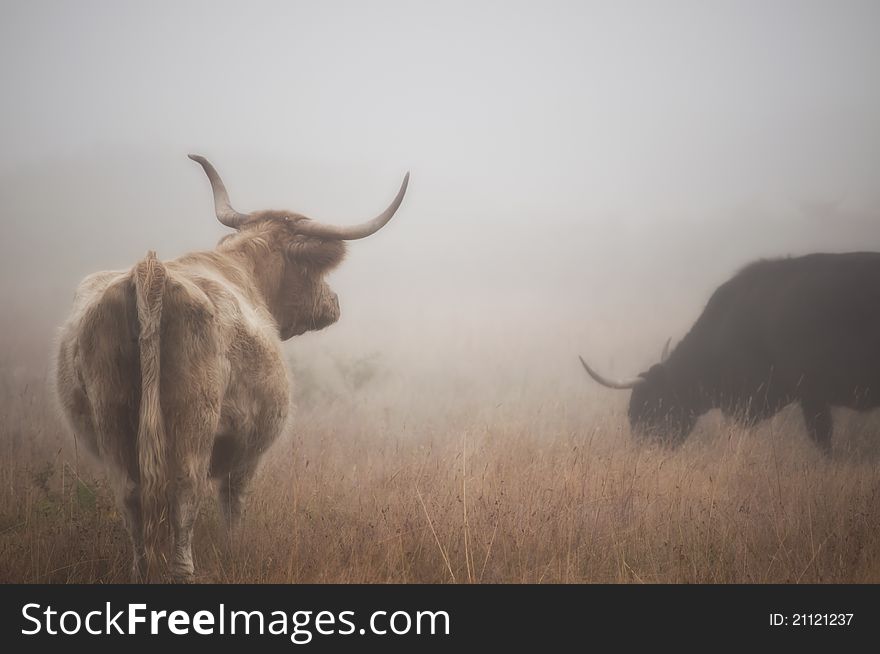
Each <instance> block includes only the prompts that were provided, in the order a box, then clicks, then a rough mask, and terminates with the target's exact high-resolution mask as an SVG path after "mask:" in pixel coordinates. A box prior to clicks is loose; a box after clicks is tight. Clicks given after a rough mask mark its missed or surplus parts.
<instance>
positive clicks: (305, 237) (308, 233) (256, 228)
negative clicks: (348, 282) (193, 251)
mask: <svg viewBox="0 0 880 654" xmlns="http://www.w3.org/2000/svg"><path fill="white" fill-rule="evenodd" d="M190 159H192V160H193V161H196V162H198V163H200V164H201V165H202V168H204V169H205V173H206V174H207V175H208V179H209V180H210V181H211V188H212V189H213V192H214V208H215V210H216V212H217V219H218V220H219V221H220V222H221V223H223V224H224V225H226V226H227V227H232V228H234V229H235V230H236V233H235V234H231V235H229V236H226V237H224V238H223V240H221V242H220V246H219V249H222V250H223V251H224V252H229V253H232V254H236V253H237V254H240V255H241V256H243V257H244V258H246V259H247V260H248V262H250V263H251V264H252V270H253V275H254V277H255V282H256V284H257V286H258V287H259V288H260V291H261V293H262V294H263V296H264V298H265V301H266V304H267V306H268V308H269V310H270V311H271V312H272V314H273V316H274V318H275V320H276V322H277V323H278V329H279V333H280V336H281V338H282V339H288V338H290V337H292V336H297V335H299V334H302V333H304V332H307V331H311V330H317V329H323V328H324V327H327V326H328V325H332V324H333V323H334V322H336V321H337V320H338V319H339V300H338V298H337V296H336V293H334V292H333V291H332V290H331V289H330V286H329V285H328V284H327V282H326V281H325V280H324V276H325V275H326V273H328V272H330V271H331V270H332V269H333V268H335V267H336V266H337V265H339V263H340V262H341V261H342V259H343V257H344V256H345V241H352V240H355V239H360V238H364V237H366V236H370V235H371V234H374V233H375V232H377V231H379V229H381V228H382V227H383V226H384V225H385V223H387V222H388V221H389V220H391V217H392V216H393V215H394V212H395V211H397V208H398V207H399V206H400V203H401V202H402V201H403V196H404V194H405V193H406V187H407V184H408V183H409V173H407V174H406V176H405V177H404V178H403V184H401V186H400V190H399V191H398V193H397V197H395V198H394V201H393V202H392V203H391V205H390V206H389V207H388V208H387V209H386V210H385V211H383V212H382V213H381V214H379V215H378V216H376V217H375V218H373V219H372V220H369V221H367V222H365V223H362V224H360V225H354V226H351V227H338V226H335V225H325V224H322V223H318V222H315V221H313V220H310V219H308V218H306V217H305V216H301V215H299V214H296V213H292V212H290V211H255V212H252V213H247V214H243V213H239V212H238V211H236V210H235V209H233V208H232V205H231V204H230V203H229V195H228V194H227V192H226V187H225V186H224V185H223V181H222V180H221V179H220V175H218V174H217V171H216V169H215V168H214V166H212V165H211V163H210V162H209V161H208V160H207V159H205V158H204V157H201V156H198V155H190Z"/></svg>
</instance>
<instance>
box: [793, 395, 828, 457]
mask: <svg viewBox="0 0 880 654" xmlns="http://www.w3.org/2000/svg"><path fill="white" fill-rule="evenodd" d="M801 409H802V410H803V412H804V422H805V423H806V426H807V434H809V435H810V438H812V439H813V442H814V443H815V444H816V445H817V446H818V447H819V449H820V450H821V451H822V454H824V455H825V456H830V455H831V434H832V431H833V429H834V425H833V423H832V421H831V407H830V406H828V405H827V404H822V403H820V402H809V401H806V400H805V401H802V402H801Z"/></svg>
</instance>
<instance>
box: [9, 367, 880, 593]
mask: <svg viewBox="0 0 880 654" xmlns="http://www.w3.org/2000/svg"><path fill="white" fill-rule="evenodd" d="M362 367H363V366H362ZM365 371H366V372H365ZM305 372H306V371H303V370H300V375H299V377H300V379H305V380H306V386H305V388H303V386H302V385H301V386H300V390H299V392H298V394H297V397H298V406H299V408H298V410H297V417H296V420H295V423H294V425H293V428H292V429H291V430H290V433H289V434H288V436H287V437H286V438H285V439H284V440H283V442H280V443H278V444H277V445H276V447H275V448H273V449H272V451H271V452H270V454H269V455H268V456H267V457H266V460H265V465H264V467H263V469H262V471H261V474H260V475H259V476H258V479H257V481H256V483H255V485H254V487H253V489H252V493H251V495H250V498H249V504H248V512H247V516H246V520H245V528H244V530H243V531H242V533H240V534H238V535H237V536H235V537H233V538H231V539H229V538H227V537H226V536H225V534H224V531H223V529H222V526H221V523H220V520H219V516H218V512H217V510H216V507H215V506H214V503H213V502H206V503H205V504H204V505H203V509H202V517H201V519H200V521H199V523H198V526H197V533H196V543H195V557H196V569H197V573H198V578H199V579H200V580H203V581H217V582H230V583H239V582H258V583H262V582H282V583H288V582H289V583H306V582H318V583H320V582H343V583H347V582H370V583H373V582H375V583H385V582H390V583H410V582H427V583H507V582H527V583H543V582H561V583H581V582H627V583H655V582H673V583H694V582H701V583H702V582H707V583H759V582H782V583H798V582H800V583H807V582H821V583H835V582H874V583H876V582H880V530H878V525H880V465H878V456H877V448H876V447H875V444H876V441H877V439H876V431H877V429H876V427H875V421H874V419H873V418H872V417H871V416H855V415H853V414H846V413H842V414H840V415H839V416H838V433H837V434H836V436H835V454H834V457H833V459H832V460H824V459H823V458H822V457H821V456H820V455H819V454H818V453H817V452H816V451H815V450H814V449H813V447H812V445H811V444H810V443H809V442H808V441H807V438H806V436H805V435H804V434H803V432H802V425H801V419H800V416H799V414H798V413H797V412H796V411H785V412H783V413H782V414H780V415H779V416H777V418H776V419H774V420H772V421H769V422H766V423H764V424H763V425H761V426H760V427H759V428H757V429H754V430H742V429H740V428H738V427H735V426H733V425H732V424H728V423H726V422H724V421H723V420H722V419H721V418H719V417H717V416H714V415H710V416H707V417H706V418H704V419H703V420H702V421H701V422H700V425H699V426H698V429H697V430H696V432H695V433H694V434H693V435H692V436H691V438H690V439H689V440H688V441H687V442H686V443H685V445H684V446H682V447H681V448H679V449H677V450H674V451H670V450H665V449H662V448H658V447H655V446H638V445H637V444H635V443H633V442H632V440H631V438H630V436H629V430H628V428H627V427H626V422H625V416H624V415H623V412H622V408H621V407H622V404H621V403H620V402H615V403H614V404H613V405H609V404H607V403H603V401H604V400H607V397H608V396H607V395H602V396H601V397H600V396H598V395H590V394H588V393H587V387H584V389H581V391H580V392H578V391H576V390H574V389H573V390H571V391H570V392H568V393H562V394H559V393H556V392H550V391H547V392H546V393H544V394H543V395H542V394H541V393H540V392H534V391H530V392H528V393H525V392H523V391H522V390H520V391H514V390H511V391H510V392H509V393H506V396H505V393H501V394H500V395H499V394H498V393H496V394H493V395H492V401H491V402H485V401H483V402H481V401H480V393H479V392H478V391H475V389H473V388H467V387H465V388H459V389H458V390H456V389H454V388H447V389H446V390H445V391H444V392H439V391H437V392H434V391H431V392H428V391H427V390H426V391H425V392H420V390H419V389H418V388H412V387H411V388H409V389H408V390H406V391H403V390H402V389H393V392H390V393H386V394H385V395H384V396H379V395H377V396H375V397H372V396H371V395H370V393H369V392H367V391H366V390H365V387H361V390H360V391H356V390H353V389H355V388H357V387H359V386H360V384H361V382H363V380H364V379H365V378H367V377H369V376H370V375H371V372H370V369H369V366H367V367H365V368H364V369H363V370H360V372H359V371H358V370H357V369H356V367H355V368H352V369H349V370H348V372H349V373H350V378H351V379H353V380H354V385H353V387H352V388H350V389H349V391H350V392H347V393H342V394H327V393H323V392H318V391H316V389H317V388H318V387H317V386H316V385H314V384H312V382H310V381H309V376H308V375H307V374H305ZM362 378H363V379H362ZM359 380H360V381H359ZM377 385H380V384H377ZM365 386H370V385H369V384H368V385H365ZM361 391H363V392H361ZM496 395H498V397H496ZM389 398H391V399H389ZM616 398H617V396H615V399H616ZM496 400H497V401H496ZM0 412H2V420H0V581H2V582H51V583H69V582H97V583H104V582H125V581H127V580H128V571H129V563H130V561H129V556H130V553H129V546H128V541H127V537H126V535H125V532H124V529H123V526H122V521H121V519H120V516H119V515H118V514H117V512H116V510H115V508H114V503H113V499H112V497H111V495H110V493H109V489H108V486H107V483H106V481H105V480H104V477H103V475H102V473H101V471H100V469H99V468H98V467H97V466H96V465H95V464H94V463H93V462H92V461H90V460H89V459H88V458H87V457H85V456H84V455H83V453H82V452H80V451H78V449H77V447H76V445H75V442H74V441H73V439H72V438H71V437H70V436H69V435H68V434H67V432H66V431H65V429H64V428H63V427H62V425H61V424H60V422H59V420H58V419H57V417H56V416H55V414H54V411H53V409H52V403H51V400H50V395H49V392H48V390H47V388H46V379H45V374H42V375H41V374H33V373H30V372H27V371H26V370H24V369H20V368H18V369H14V368H10V367H6V368H4V369H3V374H2V377H0Z"/></svg>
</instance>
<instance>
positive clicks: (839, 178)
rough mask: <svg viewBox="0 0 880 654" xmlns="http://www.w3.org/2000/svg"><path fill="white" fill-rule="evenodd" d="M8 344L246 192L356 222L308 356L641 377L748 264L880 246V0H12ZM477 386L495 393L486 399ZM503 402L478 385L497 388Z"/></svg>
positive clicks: (185, 242) (214, 232) (6, 50)
mask: <svg viewBox="0 0 880 654" xmlns="http://www.w3.org/2000/svg"><path fill="white" fill-rule="evenodd" d="M0 13H2V16H0V85H2V86H0V88H2V94H3V102H2V103H0V143H2V147H0V198H2V204H0V220H2V226H3V237H2V241H0V257H2V280H0V306H2V307H3V311H2V318H0V329H2V337H0V345H2V352H0V359H2V362H3V363H4V364H12V365H32V366H34V367H37V368H38V367H39V366H41V365H44V362H45V359H46V357H47V356H48V352H49V350H50V343H51V339H52V337H53V333H54V329H55V328H56V326H57V325H58V323H59V322H60V321H61V320H62V319H63V317H64V315H65V313H66V312H67V310H68V309H69V306H70V301H71V298H72V294H73V290H74V288H75V287H76V285H77V283H78V282H79V280H80V279H81V278H82V277H83V276H84V275H86V274H88V273H90V272H93V271H96V270H102V269H115V268H119V269H125V268H128V267H130V266H131V265H133V264H134V262H135V261H137V260H138V259H139V258H140V257H142V256H143V255H144V254H145V253H146V251H147V250H148V249H154V250H156V251H157V252H158V254H159V256H160V257H162V258H166V259H168V258H173V257H175V256H178V255H180V254H181V253H183V252H186V251H188V250H191V249H207V248H210V247H213V246H214V244H215V243H216V242H217V240H218V239H219V238H220V237H221V236H222V235H223V234H224V233H225V232H226V231H227V230H226V229H225V228H224V227H222V226H221V225H219V224H218V223H217V221H216V219H215V218H214V214H213V206H212V201H211V194H210V189H209V186H208V182H207V180H206V179H205V177H204V174H203V172H202V171H201V169H200V168H199V167H198V166H197V165H196V164H194V163H193V162H191V161H189V160H188V159H187V158H186V154H187V153H189V152H196V153H200V154H203V155H205V156H207V157H208V158H209V159H210V160H211V161H212V162H213V163H214V164H215V165H216V166H217V168H218V169H219V171H220V173H221V175H222V176H223V178H224V180H225V181H226V184H227V187H228V188H229V191H230V194H231V197H232V201H233V203H234V204H235V205H236V207H237V208H239V209H240V210H242V211H250V210H255V209H264V208H287V209H290V210H292V211H298V212H301V213H304V214H306V215H308V216H310V217H313V218H315V219H317V220H322V221H326V222H337V223H340V224H345V223H354V222H359V221H361V220H364V219H366V218H369V217H371V216H372V215H374V214H376V213H378V212H379V211H381V210H382V209H383V208H384V207H385V206H386V205H387V203H388V202H389V201H390V200H391V198H392V197H393V195H394V193H395V192H396V190H397V188H398V185H399V183H400V180H401V178H402V176H403V175H404V173H405V172H406V171H410V172H411V175H412V179H411V184H410V187H409V191H408V193H407V196H406V199H405V200H404V203H403V205H402V207H401V209H400V210H399V212H398V214H397V216H396V217H395V218H394V219H393V221H392V222H391V223H390V224H389V225H388V226H387V227H386V228H385V229H384V230H382V231H381V232H380V233H379V234H377V235H376V236H373V237H371V238H369V239H367V240H364V241H360V242H355V243H352V244H351V246H350V248H349V255H348V258H347V260H346V261H345V263H344V264H343V265H342V266H341V267H340V268H339V269H338V270H337V271H335V272H333V273H332V275H331V276H330V282H331V285H332V286H333V288H334V289H335V290H336V291H337V292H338V294H339V296H340V302H341V305H342V318H341V320H340V322H339V323H338V324H337V325H334V326H332V327H330V328H328V329H327V330H325V331H322V332H319V333H316V334H309V335H306V336H304V337H301V338H298V339H294V340H293V341H291V342H290V344H289V345H288V346H287V347H288V348H289V349H290V351H291V353H292V355H293V356H303V357H312V356H319V355H321V353H324V354H325V355H328V356H329V354H327V353H337V352H344V353H345V355H346V356H351V357H358V358H360V357H366V356H373V355H376V356H378V357H380V358H381V360H382V361H383V362H384V364H383V365H384V367H385V369H386V370H387V372H388V374H389V375H391V376H394V377H396V378H398V379H401V380H413V382H414V383H421V382H424V384H425V385H424V389H425V392H426V393H430V392H431V387H430V384H429V383H428V382H426V381H425V380H431V379H437V378H438V377H444V376H445V377H446V378H448V379H453V380H454V379H458V378H461V377H467V378H469V379H471V380H477V381H479V380H483V381H486V382H490V381H492V380H495V379H502V378H503V379H507V380H510V381H513V382H515V383H517V384H526V383H527V384H529V385H530V387H534V386H537V385H543V386H546V387H549V388H553V387H554V384H575V383H578V384H581V383H583V384H586V382H585V381H584V380H583V379H582V377H583V372H582V371H581V370H580V369H579V368H578V364H577V359H576V355H577V354H578V353H583V354H585V355H587V356H589V357H590V358H592V359H593V360H594V361H595V362H596V363H597V364H599V365H601V366H602V367H603V369H604V370H607V371H608V372H610V373H612V374H621V375H630V374H633V373H635V372H638V371H639V370H641V369H644V368H645V367H647V365H649V364H650V363H652V362H653V360H654V359H656V358H657V357H658V356H659V353H660V349H661V348H662V345H663V343H664V341H665V340H666V338H668V337H673V339H674V340H675V339H677V338H680V337H681V336H683V335H684V333H686V331H687V329H688V327H689V326H690V324H691V323H692V322H693V320H694V319H695V318H696V317H697V316H698V315H699V312H700V310H701V309H702V307H703V305H704V304H705V302H706V300H707V299H708V297H709V295H710V294H711V292H712V290H713V289H714V288H715V287H716V286H717V285H718V284H720V283H722V282H723V281H724V280H725V279H727V278H728V277H729V276H730V275H732V274H733V273H734V272H735V271H736V270H738V269H739V268H741V267H742V266H743V265H745V264H747V263H748V262H750V261H751V260H753V259H755V258H759V257H768V256H784V255H789V254H801V253H806V252H810V251H817V250H821V251H847V250H876V249H880V222H878V219H880V215H878V214H880V211H878V208H880V184H878V182H880V34H878V26H880V4H878V3H876V2H872V1H868V2H830V1H829V2H805V1H796V2H773V3H767V2H744V1H739V2H665V3H648V2H644V3H642V2H632V3H630V2H550V3H514V2H480V3H474V2H445V3H439V4H438V3H427V2H426V3H418V2H372V3H358V2H322V3H314V2H252V3H246V4H245V3H240V2H238V3H231V2H229V3H227V2H198V3H196V2H174V3H170V2H168V3H141V4H139V5H137V6H135V5H133V4H132V3H113V2H78V3H68V2H40V3H33V2H5V3H4V4H3V8H2V9H0ZM484 392H486V393H488V391H484ZM487 397H488V395H487Z"/></svg>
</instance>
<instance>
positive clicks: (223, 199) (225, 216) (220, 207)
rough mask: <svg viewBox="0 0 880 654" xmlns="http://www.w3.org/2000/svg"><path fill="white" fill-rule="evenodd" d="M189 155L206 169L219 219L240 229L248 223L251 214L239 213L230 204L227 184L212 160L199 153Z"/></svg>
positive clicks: (228, 225) (229, 225)
mask: <svg viewBox="0 0 880 654" xmlns="http://www.w3.org/2000/svg"><path fill="white" fill-rule="evenodd" d="M188 156H189V158H190V159H192V160H193V161H195V162H196V163H199V164H201V165H202V168H204V169H205V174H206V175H207V176H208V179H209V180H210V181H211V190H212V191H213V192H214V211H215V212H216V214H217V220H219V221H220V222H221V223H223V224H224V225H226V226H227V227H232V228H233V229H238V228H239V227H241V226H242V225H243V224H244V223H246V222H247V221H248V219H249V218H250V216H249V215H248V214H246V213H239V212H238V211H236V210H235V209H233V208H232V205H231V204H229V194H228V193H227V192H226V186H225V185H224V184H223V180H222V179H220V175H219V174H217V169H216V168H214V166H212V165H211V162H210V161H208V160H207V159H205V158H204V157H203V156H201V155H199V154H190V155H188Z"/></svg>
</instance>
